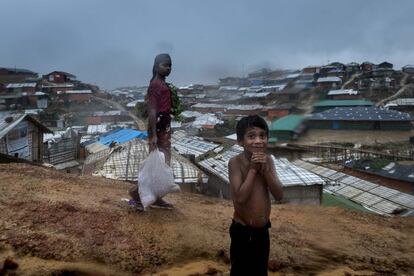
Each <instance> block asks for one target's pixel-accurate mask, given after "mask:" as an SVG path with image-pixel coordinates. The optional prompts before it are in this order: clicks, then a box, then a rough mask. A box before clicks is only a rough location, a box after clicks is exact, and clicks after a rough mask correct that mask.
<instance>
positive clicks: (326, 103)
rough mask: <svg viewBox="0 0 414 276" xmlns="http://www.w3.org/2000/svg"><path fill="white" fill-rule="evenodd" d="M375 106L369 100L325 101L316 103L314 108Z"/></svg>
mask: <svg viewBox="0 0 414 276" xmlns="http://www.w3.org/2000/svg"><path fill="white" fill-rule="evenodd" d="M373 104H374V103H373V102H371V101H368V100H324V101H320V102H317V103H315V104H314V105H313V106H315V107H323V106H361V105H362V106H371V105H373Z"/></svg>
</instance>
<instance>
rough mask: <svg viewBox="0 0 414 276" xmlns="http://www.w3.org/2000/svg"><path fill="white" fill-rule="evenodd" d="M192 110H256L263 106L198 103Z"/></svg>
mask: <svg viewBox="0 0 414 276" xmlns="http://www.w3.org/2000/svg"><path fill="white" fill-rule="evenodd" d="M191 107H192V108H224V109H231V110H257V109H263V108H264V106H263V105H258V104H251V105H236V104H213V103H198V104H195V105H193V106H191Z"/></svg>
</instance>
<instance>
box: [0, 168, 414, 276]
mask: <svg viewBox="0 0 414 276" xmlns="http://www.w3.org/2000/svg"><path fill="white" fill-rule="evenodd" d="M0 180H1V181H0V210H1V220H0V261H2V260H4V259H5V257H6V256H10V257H11V258H12V259H14V260H15V261H17V262H18V263H19V268H18V269H17V270H16V273H17V275H138V274H149V273H156V272H157V273H163V275H174V274H165V273H164V272H163V271H167V272H168V271H171V269H180V268H182V269H181V271H183V269H184V271H185V270H186V266H188V265H189V266H191V267H193V268H194V267H195V268H194V269H195V271H196V272H194V273H199V274H198V275H205V273H207V272H208V271H207V270H208V269H209V268H208V265H210V272H212V271H213V270H214V269H216V270H217V271H219V272H222V273H224V274H226V273H227V272H228V268H229V266H228V264H226V263H225V260H226V259H227V257H226V256H228V248H229V236H228V227H229V224H230V220H231V217H232V203H231V202H230V201H226V200H220V199H215V198H208V197H204V196H201V195H195V194H187V193H182V194H172V195H168V196H167V200H169V201H170V202H172V203H174V204H175V206H176V209H175V210H174V211H165V210H153V209H152V210H150V211H149V212H146V213H137V212H135V211H132V210H131V209H130V207H128V206H127V204H126V203H125V202H123V201H121V198H125V197H127V189H128V188H129V187H131V186H130V185H131V184H126V183H124V182H119V181H113V180H108V179H103V178H94V177H77V176H73V175H70V174H65V173H60V172H57V171H53V170H50V169H46V168H39V167H33V166H30V165H26V164H0ZM271 221H272V228H271V229H270V235H271V244H272V246H271V253H270V258H271V259H272V260H275V261H276V262H275V264H276V265H275V267H276V268H277V269H278V271H277V273H276V274H273V275H280V273H287V274H290V275H304V274H314V275H344V271H348V273H351V272H352V271H358V273H359V272H361V271H363V273H365V274H364V275H370V274H368V273H374V272H378V273H390V274H388V275H403V274H405V275H413V274H414V236H413V232H414V218H386V217H380V216H377V215H371V214H365V213H356V212H353V211H350V210H344V209H339V208H327V207H319V206H303V205H302V206H294V205H279V206H272V215H271ZM210 261H211V262H212V263H208V262H210ZM206 269H207V270H206ZM178 271H179V270H178ZM192 271H193V270H192ZM53 273H54V274H53ZM64 273H67V274H64ZM68 273H72V274H68ZM76 273H77V274H76ZM170 273H171V272H170ZM361 273H362V272H361ZM178 275H179V274H178ZM183 275H185V274H183ZM194 275H197V274H194ZM371 275H372V274H371Z"/></svg>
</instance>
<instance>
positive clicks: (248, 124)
mask: <svg viewBox="0 0 414 276" xmlns="http://www.w3.org/2000/svg"><path fill="white" fill-rule="evenodd" d="M252 127H258V128H261V129H263V130H265V131H266V136H267V137H269V127H268V126H267V123H266V121H265V120H264V119H263V118H262V117H260V116H258V115H249V116H247V117H243V118H241V120H240V121H239V122H238V123H237V125H236V135H237V141H242V140H243V137H244V134H246V130H247V129H248V128H252Z"/></svg>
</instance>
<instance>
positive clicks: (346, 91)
mask: <svg viewBox="0 0 414 276" xmlns="http://www.w3.org/2000/svg"><path fill="white" fill-rule="evenodd" d="M358 94H359V92H358V91H356V90H354V89H336V90H330V91H329V92H328V96H334V95H358Z"/></svg>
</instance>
